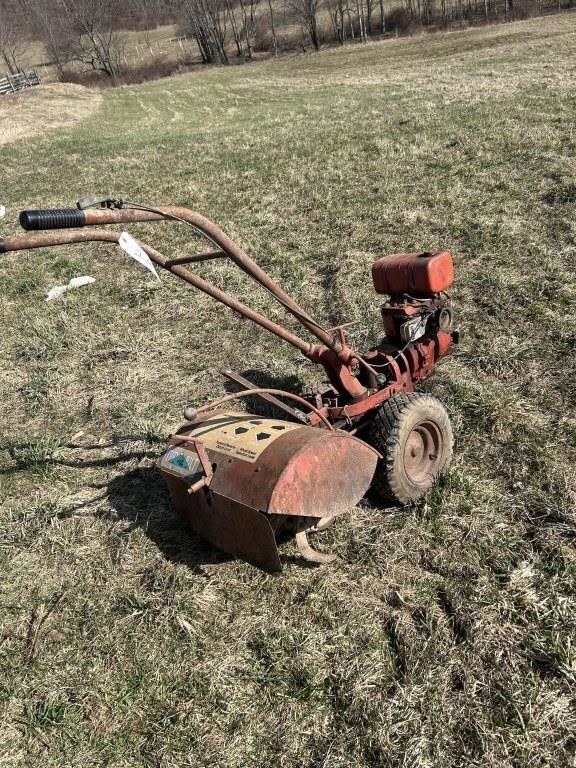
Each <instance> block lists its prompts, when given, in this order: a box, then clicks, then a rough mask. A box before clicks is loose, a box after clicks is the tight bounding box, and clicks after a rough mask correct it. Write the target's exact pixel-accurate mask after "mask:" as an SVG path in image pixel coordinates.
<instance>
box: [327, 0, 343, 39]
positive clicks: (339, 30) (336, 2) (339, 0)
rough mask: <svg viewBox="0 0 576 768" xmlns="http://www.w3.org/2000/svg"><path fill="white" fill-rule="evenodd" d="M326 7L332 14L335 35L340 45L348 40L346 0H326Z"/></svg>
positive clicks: (331, 19)
mask: <svg viewBox="0 0 576 768" xmlns="http://www.w3.org/2000/svg"><path fill="white" fill-rule="evenodd" d="M326 8H327V10H328V15H329V16H330V21H331V22H332V28H333V29H334V36H335V38H336V40H337V41H338V42H339V43H340V45H344V41H345V40H346V29H345V21H344V12H345V5H344V0H326Z"/></svg>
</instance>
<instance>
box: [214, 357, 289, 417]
mask: <svg viewBox="0 0 576 768" xmlns="http://www.w3.org/2000/svg"><path fill="white" fill-rule="evenodd" d="M242 376H244V378H245V379H248V381H249V382H250V383H251V384H253V385H254V387H264V388H267V389H283V390H285V391H287V392H293V393H294V394H300V392H301V391H302V389H303V388H304V383H303V382H302V381H301V379H300V378H299V377H298V376H296V375H294V374H292V375H290V374H289V375H287V376H272V375H270V374H269V373H267V372H266V371H257V370H253V369H250V370H247V371H242ZM224 386H225V388H226V392H228V393H229V394H232V393H233V392H241V391H242V387H241V385H240V384H237V383H236V382H235V381H231V380H229V379H226V382H225V384H224ZM279 399H280V400H283V398H282V397H280V398H279ZM242 401H243V402H244V406H245V408H246V410H247V411H249V412H250V413H254V414H255V415H256V416H263V417H268V418H274V419H285V418H286V413H285V412H284V411H283V410H281V409H280V408H277V407H276V406H274V405H272V404H270V403H268V402H267V401H266V400H264V399H263V398H261V397H258V396H250V395H249V396H248V397H243V398H242ZM283 402H285V403H286V404H287V405H290V406H292V407H294V406H295V405H296V404H295V403H294V401H293V400H290V399H288V398H286V399H285V400H283ZM227 405H228V404H227ZM227 405H226V406H224V407H227ZM234 405H235V402H234V401H232V403H230V407H231V408H232V409H233V408H234Z"/></svg>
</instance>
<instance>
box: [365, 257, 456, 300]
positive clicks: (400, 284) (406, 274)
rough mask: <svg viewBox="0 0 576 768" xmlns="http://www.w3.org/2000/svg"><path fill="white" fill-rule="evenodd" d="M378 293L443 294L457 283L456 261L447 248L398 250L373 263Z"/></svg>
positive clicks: (375, 286)
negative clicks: (425, 250)
mask: <svg viewBox="0 0 576 768" xmlns="http://www.w3.org/2000/svg"><path fill="white" fill-rule="evenodd" d="M372 280H373V281H374V288H375V289H376V293H386V294H388V295H391V294H399V293H410V294H415V293H417V294H422V293H424V294H430V293H440V292H441V291H445V290H446V289H447V288H449V287H450V286H451V285H452V283H453V282H454V264H453V262H452V256H451V255H450V254H449V253H448V251H439V252H438V253H429V252H425V253H397V254H394V255H393V256H384V257H383V258H381V259H378V261H375V262H374V264H372Z"/></svg>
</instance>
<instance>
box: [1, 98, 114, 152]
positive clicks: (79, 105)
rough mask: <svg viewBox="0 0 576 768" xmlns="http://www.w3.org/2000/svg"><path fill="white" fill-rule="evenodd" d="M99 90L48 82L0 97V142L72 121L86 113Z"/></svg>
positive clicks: (97, 101)
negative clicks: (12, 94)
mask: <svg viewBox="0 0 576 768" xmlns="http://www.w3.org/2000/svg"><path fill="white" fill-rule="evenodd" d="M101 101H102V96H101V94H100V93H97V92H95V91H92V90H90V89H89V88H85V87H84V86H82V85H75V84H73V83H50V84H48V85H41V86H38V87H35V88H30V89H29V90H25V91H22V93H20V94H18V95H14V96H3V97H2V100H1V101H0V126H1V128H0V146H2V145H4V144H11V143H12V142H14V141H19V140H20V139H27V138H30V137H31V136H37V135H39V134H44V133H45V132H46V131H51V130H54V129H56V128H63V127H69V126H72V125H75V124H76V123H79V122H81V121H82V120H85V119H86V118H88V117H90V115H92V114H93V113H94V112H96V110H97V109H98V108H99V106H100V104H101Z"/></svg>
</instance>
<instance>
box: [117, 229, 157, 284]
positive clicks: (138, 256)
mask: <svg viewBox="0 0 576 768" xmlns="http://www.w3.org/2000/svg"><path fill="white" fill-rule="evenodd" d="M118 245H119V246H120V248H122V250H123V251H124V253H127V254H128V256H130V258H132V259H134V260H135V261H137V262H138V263H139V264H142V266H143V267H146V269H148V270H150V272H152V274H153V275H154V277H155V278H156V280H158V282H160V278H159V277H158V273H157V272H156V270H155V269H154V264H153V263H152V261H151V260H150V258H149V256H148V254H147V253H146V252H145V251H143V250H142V248H141V247H140V246H139V245H138V243H137V242H136V240H134V238H133V237H132V235H129V234H128V232H122V234H121V235H120V238H119V240H118Z"/></svg>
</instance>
